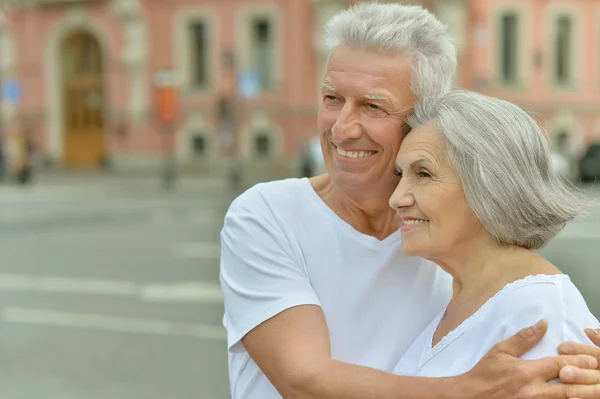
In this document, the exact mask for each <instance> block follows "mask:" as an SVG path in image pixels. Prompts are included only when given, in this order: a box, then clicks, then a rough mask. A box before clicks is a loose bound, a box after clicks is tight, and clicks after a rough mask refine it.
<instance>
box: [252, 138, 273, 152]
mask: <svg viewBox="0 0 600 399" xmlns="http://www.w3.org/2000/svg"><path fill="white" fill-rule="evenodd" d="M254 153H255V154H256V155H258V156H259V157H267V156H269V155H270V154H271V138H270V137H269V136H268V135H266V134H264V133H260V134H257V135H256V136H254Z"/></svg>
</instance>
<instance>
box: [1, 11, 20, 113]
mask: <svg viewBox="0 0 600 399" xmlns="http://www.w3.org/2000/svg"><path fill="white" fill-rule="evenodd" d="M15 62H16V57H15V43H14V37H13V33H12V31H11V29H10V25H9V23H8V18H7V16H6V12H5V11H3V10H2V9H0V88H1V87H2V84H3V82H5V81H6V80H7V79H8V78H11V77H12V76H13V74H14V72H15ZM3 104H4V106H3V107H2V108H1V109H0V112H1V113H2V119H3V121H4V122H5V123H6V124H10V123H11V122H12V120H13V117H14V110H13V109H10V108H9V107H8V106H6V102H5V101H3Z"/></svg>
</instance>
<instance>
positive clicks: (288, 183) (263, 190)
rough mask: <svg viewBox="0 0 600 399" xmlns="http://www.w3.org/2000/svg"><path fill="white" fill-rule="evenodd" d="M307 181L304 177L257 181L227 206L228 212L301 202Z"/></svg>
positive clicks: (263, 209)
mask: <svg viewBox="0 0 600 399" xmlns="http://www.w3.org/2000/svg"><path fill="white" fill-rule="evenodd" d="M308 185H309V183H308V182H307V181H305V179H297V178H289V179H284V180H275V181H270V182H264V183H258V184H256V185H254V186H252V187H250V188H249V189H247V190H246V191H244V192H243V193H242V194H240V195H239V196H238V197H237V198H236V199H235V200H234V201H233V202H232V203H231V206H230V207H229V212H228V213H232V212H236V211H244V210H246V211H247V210H250V211H252V212H256V213H263V212H264V211H271V212H272V211H273V210H275V209H278V208H282V207H284V208H287V209H288V210H289V209H290V208H288V207H290V206H294V204H295V203H297V202H301V201H302V200H303V197H305V194H306V193H307V188H308V187H309V186H308Z"/></svg>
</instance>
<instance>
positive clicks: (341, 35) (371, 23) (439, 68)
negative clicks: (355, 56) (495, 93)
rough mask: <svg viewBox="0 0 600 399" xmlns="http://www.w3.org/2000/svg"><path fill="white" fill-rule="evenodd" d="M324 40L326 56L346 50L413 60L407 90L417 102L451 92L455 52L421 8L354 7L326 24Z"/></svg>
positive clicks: (442, 29)
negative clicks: (364, 51)
mask: <svg viewBox="0 0 600 399" xmlns="http://www.w3.org/2000/svg"><path fill="white" fill-rule="evenodd" d="M325 37H326V38H325V46H326V49H327V50H328V51H329V52H331V51H333V50H334V49H335V48H336V47H339V46H343V45H348V46H356V47H360V48H364V49H367V50H375V51H384V52H390V53H393V54H398V53H407V54H411V55H412V56H413V57H414V58H415V64H414V66H413V71H412V77H411V90H412V92H413V94H414V95H415V96H416V98H417V100H423V99H426V98H430V97H438V96H440V95H443V94H446V93H448V92H449V91H450V90H451V89H452V85H453V80H454V75H455V73H456V63H457V61H456V46H455V45H454V43H453V42H452V39H451V37H450V34H449V33H448V29H447V27H446V26H445V25H443V24H442V23H441V22H440V21H439V20H438V19H437V18H436V17H435V16H434V15H433V14H432V13H430V12H429V11H427V10H425V9H424V8H423V7H421V6H416V5H403V4H387V3H383V4H379V3H358V4H355V5H354V6H352V7H350V8H348V9H346V10H344V11H342V12H340V13H339V14H337V15H336V16H334V17H333V18H332V19H331V20H330V21H329V22H328V23H327V25H326V27H325Z"/></svg>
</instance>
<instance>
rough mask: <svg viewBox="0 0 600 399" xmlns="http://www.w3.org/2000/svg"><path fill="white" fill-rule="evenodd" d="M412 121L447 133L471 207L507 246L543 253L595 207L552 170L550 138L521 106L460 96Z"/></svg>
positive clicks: (430, 105) (421, 108) (429, 105)
mask: <svg viewBox="0 0 600 399" xmlns="http://www.w3.org/2000/svg"><path fill="white" fill-rule="evenodd" d="M407 123H408V125H409V126H410V128H411V129H414V128H416V127H418V126H423V125H427V124H432V125H433V126H436V127H437V128H438V129H439V131H440V132H441V133H442V134H443V135H444V137H445V138H446V150H447V156H448V160H449V161H450V163H451V165H452V166H453V167H454V168H455V169H456V171H457V172H458V174H459V176H460V178H461V180H462V184H463V189H464V192H465V195H466V198H467V201H468V202H469V205H470V206H471V208H472V209H473V212H474V213H475V215H476V216H477V217H478V218H479V220H480V221H481V223H482V225H483V226H484V227H485V229H486V230H487V231H488V232H489V233H490V234H491V235H492V236H493V237H495V238H496V239H497V240H498V241H499V242H501V243H504V244H508V245H518V246H520V247H524V248H528V249H539V248H542V247H543V246H545V245H546V244H547V243H548V242H549V241H550V240H551V239H552V238H553V237H554V236H555V235H556V234H557V233H558V232H559V231H560V230H562V228H563V227H564V226H565V224H566V223H567V222H568V221H570V220H572V219H574V218H576V217H577V216H580V215H581V214H583V213H584V212H585V210H586V209H587V208H588V207H589V206H590V205H591V201H589V200H587V199H586V198H585V196H584V195H582V194H581V193H580V192H578V191H577V190H576V189H575V188H574V187H573V186H572V185H569V183H568V182H567V180H566V179H565V178H564V177H563V176H561V175H559V174H558V173H555V172H554V171H553V170H552V166H551V160H550V143H549V142H548V138H547V135H546V134H545V133H544V131H543V129H542V128H541V127H540V125H539V124H538V123H536V121H535V120H534V119H533V118H532V117H531V116H529V114H528V113H527V112H525V111H524V110H523V109H521V108H519V107H518V106H516V105H515V104H512V103H510V102H508V101H504V100H500V99H497V98H491V97H487V96H484V95H482V94H478V93H473V92H469V91H455V92H452V93H450V94H447V95H445V96H443V97H441V98H438V99H432V100H428V101H424V102H422V103H420V104H417V106H416V108H415V111H414V113H413V114H412V115H411V116H409V118H408V120H407ZM409 134H411V133H409Z"/></svg>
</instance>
